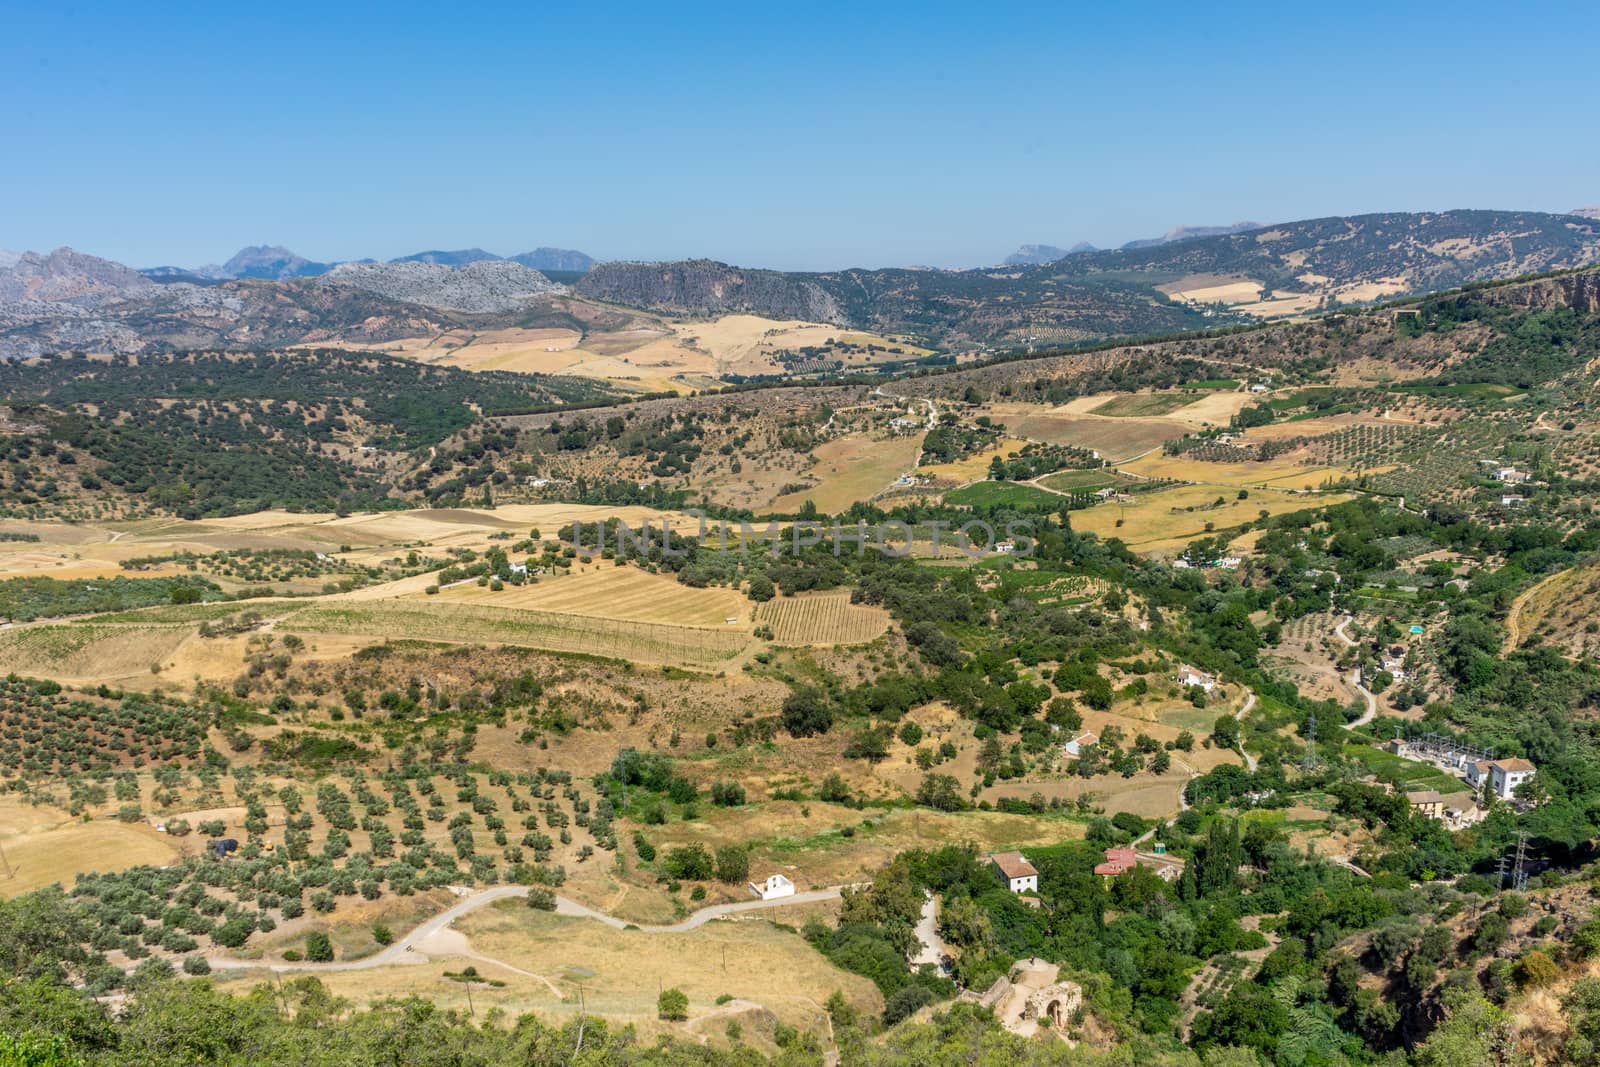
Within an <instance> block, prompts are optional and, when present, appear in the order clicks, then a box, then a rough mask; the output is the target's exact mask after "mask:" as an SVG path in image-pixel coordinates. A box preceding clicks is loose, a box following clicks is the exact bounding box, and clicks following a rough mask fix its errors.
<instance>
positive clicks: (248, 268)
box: [0, 245, 595, 284]
mask: <svg viewBox="0 0 1600 1067" xmlns="http://www.w3.org/2000/svg"><path fill="white" fill-rule="evenodd" d="M486 260H495V261H501V262H510V263H519V264H521V265H522V266H524V267H529V268H531V269H533V270H541V271H542V270H560V271H574V272H581V271H586V270H588V269H589V268H590V267H592V266H594V262H595V261H594V259H592V258H591V257H590V256H588V255H585V254H584V253H582V252H577V251H573V250H572V249H569V248H544V247H541V248H535V249H534V250H533V251H531V252H519V253H517V254H516V255H514V256H500V255H496V254H495V253H493V252H486V251H484V250H483V249H481V248H461V249H456V250H453V251H446V250H443V249H437V248H435V249H429V250H428V251H425V252H413V253H412V254H411V255H408V256H397V257H396V258H394V259H391V260H389V261H388V262H390V263H433V264H439V265H442V266H446V267H465V266H467V265H469V264H472V263H478V262H483V261H486ZM376 262H378V261H377V260H373V259H355V260H345V261H344V263H376ZM342 265H344V264H343V263H321V262H317V261H316V260H310V259H306V258H305V257H304V256H300V255H297V254H295V253H294V252H291V251H290V250H289V249H287V248H284V247H283V246H282V245H251V246H249V247H248V248H241V249H240V250H239V251H238V252H236V253H234V255H233V256H232V257H231V258H230V259H229V260H228V261H227V262H226V263H220V264H218V263H208V264H206V265H204V266H200V267H174V266H160V267H146V268H144V269H143V270H141V271H140V273H141V274H143V275H145V277H147V278H150V279H151V280H152V281H160V282H192V283H196V284H205V283H207V282H213V281H226V280H230V279H238V278H264V279H270V280H275V281H283V280H286V279H289V278H316V277H320V276H321V275H324V274H326V273H328V272H329V271H331V270H333V269H334V268H336V267H339V266H342ZM5 266H6V264H5V263H4V261H3V259H0V268H3V267H5Z"/></svg>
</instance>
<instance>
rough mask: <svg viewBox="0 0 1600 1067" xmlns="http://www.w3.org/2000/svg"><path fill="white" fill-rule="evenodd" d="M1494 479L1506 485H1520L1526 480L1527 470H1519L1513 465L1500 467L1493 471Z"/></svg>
mask: <svg viewBox="0 0 1600 1067" xmlns="http://www.w3.org/2000/svg"><path fill="white" fill-rule="evenodd" d="M1494 476H1495V480H1496V481H1500V482H1504V483H1505V484H1506V485H1521V484H1522V483H1523V482H1526V481H1527V480H1528V472H1527V471H1519V470H1517V468H1515V467H1500V468H1497V469H1496V470H1495V472H1494Z"/></svg>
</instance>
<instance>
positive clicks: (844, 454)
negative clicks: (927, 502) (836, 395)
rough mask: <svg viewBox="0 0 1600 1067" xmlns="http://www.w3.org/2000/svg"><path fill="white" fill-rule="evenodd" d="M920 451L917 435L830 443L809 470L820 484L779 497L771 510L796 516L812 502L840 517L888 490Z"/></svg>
mask: <svg viewBox="0 0 1600 1067" xmlns="http://www.w3.org/2000/svg"><path fill="white" fill-rule="evenodd" d="M921 451H922V438H921V436H920V435H916V434H911V435H907V436H905V437H889V438H881V439H880V438H872V437H841V438H839V439H837V440H834V441H827V442H825V443H823V444H821V445H818V446H817V447H816V448H815V449H813V450H812V452H811V454H812V455H813V456H815V457H816V460H817V462H816V463H815V464H814V465H813V466H812V467H810V468H809V469H808V470H807V471H806V474H807V475H808V476H810V477H813V478H816V479H818V482H819V484H817V485H815V486H813V487H811V488H810V489H804V490H801V491H799V492H793V493H789V494H787V495H784V496H780V497H777V498H776V499H774V500H773V501H772V509H773V510H774V511H776V512H778V513H780V514H793V513H795V512H797V511H799V510H800V507H801V505H803V504H804V503H805V502H806V501H807V500H810V501H812V502H813V503H815V504H816V505H817V510H819V511H821V512H822V513H823V514H827V515H832V514H837V513H838V512H841V511H844V510H846V509H848V508H849V507H850V505H851V504H853V503H855V502H856V501H858V500H870V499H871V498H872V497H874V496H876V495H877V494H879V493H881V492H883V491H884V490H885V489H888V488H889V487H890V486H891V485H893V484H894V480H895V479H896V478H898V477H899V476H900V475H902V474H904V473H906V472H907V471H910V470H912V469H913V468H914V467H915V466H916V463H917V456H918V455H919V454H920V453H921Z"/></svg>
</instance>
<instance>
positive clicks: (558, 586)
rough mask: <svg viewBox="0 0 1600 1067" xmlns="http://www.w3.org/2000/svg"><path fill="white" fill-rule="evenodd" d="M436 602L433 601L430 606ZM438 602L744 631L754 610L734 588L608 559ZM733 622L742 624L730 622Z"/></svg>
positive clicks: (446, 594) (469, 589)
mask: <svg viewBox="0 0 1600 1067" xmlns="http://www.w3.org/2000/svg"><path fill="white" fill-rule="evenodd" d="M434 599H435V598H431V597H430V598H429V600H430V602H431V601H433V600H434ZM437 602H439V603H463V604H474V605H484V606H489V607H496V608H516V609H519V610H531V611H546V612H557V613H560V614H565V615H586V616H594V617H597V618H606V619H628V620H632V621H636V622H650V623H668V624H671V625H674V626H705V627H711V628H713V629H719V630H738V631H740V632H745V631H748V630H749V629H750V621H749V615H750V608H751V606H752V605H751V602H750V601H749V600H747V599H745V597H744V596H743V595H742V594H740V593H739V592H738V591H736V590H733V589H728V588H726V587H723V586H707V587H706V588H703V589H696V588H693V587H691V586H687V585H684V584H683V583H682V582H679V581H677V580H676V579H674V578H669V577H666V576H664V575H660V574H651V573H650V572H649V571H646V570H643V569H641V568H639V567H633V566H626V567H619V566H615V565H614V564H612V563H611V562H609V561H606V562H602V563H600V564H599V565H597V566H595V567H591V568H586V569H582V570H580V571H578V572H577V573H573V574H568V575H563V576H559V577H541V578H539V580H537V581H535V582H532V583H530V584H528V585H521V586H517V585H508V586H506V587H505V588H504V589H501V590H500V591H498V592H494V591H491V590H489V589H488V588H486V587H483V586H479V585H478V584H476V583H468V584H466V585H457V586H452V587H450V588H446V589H443V590H441V591H440V592H439V595H438V597H437ZM730 618H733V619H737V620H738V622H737V623H736V624H729V623H728V622H727V620H728V619H730Z"/></svg>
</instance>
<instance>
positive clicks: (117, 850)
mask: <svg viewBox="0 0 1600 1067" xmlns="http://www.w3.org/2000/svg"><path fill="white" fill-rule="evenodd" d="M0 848H3V849H4V850H5V858H6V863H5V865H4V866H0V897H14V896H17V895H19V894H21V893H27V892H30V891H31V890H34V889H38V888H40V887H41V886H47V885H52V884H54V883H56V882H60V883H61V884H63V885H65V886H67V887H70V886H71V885H72V882H73V879H74V878H75V877H76V876H77V875H78V874H80V873H86V872H89V871H100V872H111V871H122V870H127V869H128V868H129V867H137V866H140V865H141V864H152V865H155V866H161V865H163V864H167V863H171V862H172V861H173V860H174V859H176V858H177V856H178V850H177V849H176V848H175V847H174V846H173V843H172V842H171V841H170V840H169V839H168V838H167V837H166V836H165V835H163V834H158V833H156V832H155V830H153V829H152V828H151V827H150V826H148V825H146V824H144V823H122V822H115V821H112V820H111V819H109V818H98V819H95V820H93V821H90V822H84V821H82V820H79V819H73V818H71V817H69V816H68V815H67V814H66V813H65V812H63V811H61V810H60V809H58V808H52V807H41V806H34V805H31V804H26V803H24V802H23V801H22V800H21V799H19V798H15V797H9V796H8V797H0Z"/></svg>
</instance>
